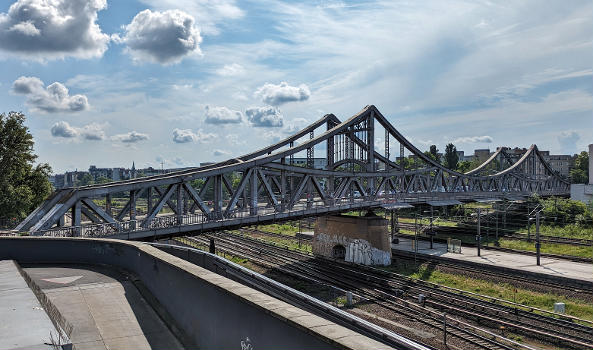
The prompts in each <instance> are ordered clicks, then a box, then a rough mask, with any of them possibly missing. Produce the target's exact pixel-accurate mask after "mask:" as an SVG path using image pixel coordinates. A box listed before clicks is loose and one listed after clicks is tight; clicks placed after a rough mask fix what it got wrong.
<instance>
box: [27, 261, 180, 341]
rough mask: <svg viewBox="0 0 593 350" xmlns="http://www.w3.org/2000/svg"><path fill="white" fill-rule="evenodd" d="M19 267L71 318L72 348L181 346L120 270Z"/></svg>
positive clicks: (90, 267)
mask: <svg viewBox="0 0 593 350" xmlns="http://www.w3.org/2000/svg"><path fill="white" fill-rule="evenodd" d="M23 267H24V268H25V271H27V273H28V274H29V276H31V278H33V280H34V281H35V282H36V283H37V284H38V285H39V287H41V289H42V290H43V291H44V292H45V294H46V295H47V296H48V297H49V299H50V300H51V301H52V302H53V303H54V305H55V306H56V307H57V308H58V310H60V312H61V313H62V315H63V316H64V318H66V319H67V320H68V321H69V322H70V323H71V324H72V326H73V328H74V330H73V332H72V335H71V341H72V343H73V344H74V347H75V348H76V349H77V350H90V349H93V350H94V349H97V350H107V349H109V350H116V349H122V350H123V349H134V350H142V349H145V350H148V349H167V350H169V349H171V350H175V349H183V347H182V346H181V344H180V343H179V342H178V341H177V339H176V338H175V336H174V335H173V334H172V333H171V332H170V331H169V329H168V328H167V326H166V325H165V323H164V322H163V321H162V320H161V318H160V317H159V316H158V315H157V314H156V312H155V311H154V309H153V308H152V307H151V306H150V305H149V304H148V303H147V302H146V300H145V299H144V298H143V297H142V295H141V294H140V292H139V291H138V289H137V288H136V286H135V285H134V284H133V283H132V282H131V281H129V280H128V279H127V277H126V276H124V275H122V274H121V273H119V272H117V271H115V270H113V269H110V268H108V267H101V266H85V265H62V266H48V265H32V266H23Z"/></svg>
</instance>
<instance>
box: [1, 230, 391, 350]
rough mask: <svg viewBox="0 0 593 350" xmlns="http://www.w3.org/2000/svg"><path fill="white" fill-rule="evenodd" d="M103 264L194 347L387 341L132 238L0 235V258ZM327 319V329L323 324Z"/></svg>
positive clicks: (299, 346)
mask: <svg viewBox="0 0 593 350" xmlns="http://www.w3.org/2000/svg"><path fill="white" fill-rule="evenodd" d="M3 259H13V260H17V261H18V262H21V263H54V264H55V263H85V264H107V265H112V266H114V267H120V268H123V269H126V270H129V271H131V272H133V273H135V274H136V275H138V277H139V278H140V279H141V280H142V282H143V283H144V285H145V286H146V287H147V288H148V290H149V291H150V292H151V293H152V294H153V296H154V297H155V298H156V299H157V300H158V301H159V302H160V303H161V305H162V306H163V307H164V308H165V309H166V310H167V311H168V312H169V314H171V316H172V317H173V318H174V319H175V321H176V322H177V324H178V325H179V326H180V327H181V328H182V330H183V331H184V332H185V333H186V335H187V336H188V337H189V338H191V340H192V341H193V342H194V343H195V344H196V345H197V346H198V347H200V348H219V349H247V348H251V349H257V350H260V349H278V348H282V349H348V348H351V346H350V345H349V344H346V343H345V342H344V341H340V339H341V338H344V337H346V336H347V337H348V338H349V339H350V338H351V336H354V337H356V339H357V341H356V342H354V343H352V344H357V345H356V346H360V343H359V342H360V341H362V342H363V343H364V344H368V345H369V346H368V348H388V347H387V346H385V345H383V344H381V343H378V342H376V341H374V340H372V339H369V338H367V337H364V336H362V335H359V334H357V333H355V332H353V331H350V330H348V329H346V328H344V327H341V326H338V325H335V324H333V323H331V322H329V321H327V320H324V319H322V318H320V317H317V316H314V315H312V314H310V313H309V312H306V311H303V310H301V309H298V308H296V307H293V306H291V305H289V304H287V303H285V302H282V301H279V300H277V299H275V298H273V297H271V296H268V295H266V294H263V293H261V292H258V291H256V290H254V289H252V288H249V287H246V286H244V285H241V284H239V283H237V282H234V281H232V280H230V279H228V278H225V277H223V276H220V275H217V274H215V273H213V272H210V271H208V270H206V269H204V268H202V267H199V266H196V265H194V264H191V263H190V262H187V261H184V260H182V259H180V258H178V257H174V256H172V255H170V254H167V253H165V252H162V251H160V250H158V249H156V248H154V247H151V246H147V245H145V244H141V243H137V242H125V241H116V240H106V239H77V238H33V237H28V238H4V237H2V238H0V260H3ZM327 327H330V328H331V329H330V331H328V329H326V328H327Z"/></svg>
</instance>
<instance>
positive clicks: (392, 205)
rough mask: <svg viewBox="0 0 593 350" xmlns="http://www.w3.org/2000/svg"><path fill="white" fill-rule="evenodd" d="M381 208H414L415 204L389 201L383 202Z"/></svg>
mask: <svg viewBox="0 0 593 350" xmlns="http://www.w3.org/2000/svg"><path fill="white" fill-rule="evenodd" d="M381 208H383V209H387V210H395V209H406V208H414V206H413V205H411V204H409V203H389V204H383V205H382V206H381Z"/></svg>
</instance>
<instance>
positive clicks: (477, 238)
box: [476, 208, 482, 256]
mask: <svg viewBox="0 0 593 350" xmlns="http://www.w3.org/2000/svg"><path fill="white" fill-rule="evenodd" d="M481 240H482V235H481V233H480V208H478V233H477V235H476V241H477V242H478V256H481V255H480V248H481V247H480V245H481Z"/></svg>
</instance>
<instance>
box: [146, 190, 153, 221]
mask: <svg viewBox="0 0 593 350" xmlns="http://www.w3.org/2000/svg"><path fill="white" fill-rule="evenodd" d="M146 204H147V207H146V213H147V215H148V213H152V187H149V188H148V189H147V190H146Z"/></svg>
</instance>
